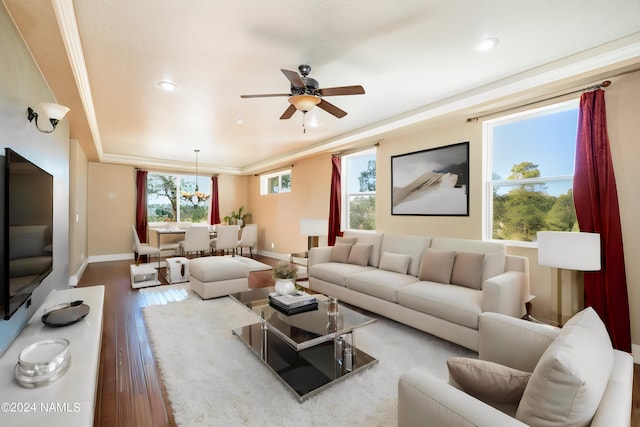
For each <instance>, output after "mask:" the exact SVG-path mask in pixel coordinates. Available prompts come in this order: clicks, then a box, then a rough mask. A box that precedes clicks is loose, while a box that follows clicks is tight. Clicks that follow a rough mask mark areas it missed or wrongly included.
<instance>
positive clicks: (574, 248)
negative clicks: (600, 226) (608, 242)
mask: <svg viewBox="0 0 640 427" xmlns="http://www.w3.org/2000/svg"><path fill="white" fill-rule="evenodd" d="M538 264H540V265H546V266H549V267H554V268H556V269H557V273H556V274H557V305H558V307H557V311H558V325H560V326H562V323H563V319H562V311H563V310H562V281H561V273H562V272H561V270H562V269H565V270H576V271H597V270H600V234H598V233H582V232H575V233H574V232H570V231H539V232H538Z"/></svg>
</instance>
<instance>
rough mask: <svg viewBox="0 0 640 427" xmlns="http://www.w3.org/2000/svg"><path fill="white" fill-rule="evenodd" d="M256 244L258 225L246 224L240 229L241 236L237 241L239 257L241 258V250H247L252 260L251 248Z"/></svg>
mask: <svg viewBox="0 0 640 427" xmlns="http://www.w3.org/2000/svg"><path fill="white" fill-rule="evenodd" d="M256 243H258V225H257V224H247V225H245V226H244V228H243V229H242V235H241V236H240V240H238V249H240V256H242V248H249V255H250V256H251V258H253V247H254V246H255V245H256Z"/></svg>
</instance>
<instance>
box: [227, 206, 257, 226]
mask: <svg viewBox="0 0 640 427" xmlns="http://www.w3.org/2000/svg"><path fill="white" fill-rule="evenodd" d="M249 218H251V214H250V213H248V212H245V211H244V206H240V208H239V209H238V213H236V211H231V213H230V214H229V215H228V216H225V217H224V222H226V223H227V224H229V225H233V224H238V223H239V222H240V221H242V225H244V224H246V223H247V220H248V219H249Z"/></svg>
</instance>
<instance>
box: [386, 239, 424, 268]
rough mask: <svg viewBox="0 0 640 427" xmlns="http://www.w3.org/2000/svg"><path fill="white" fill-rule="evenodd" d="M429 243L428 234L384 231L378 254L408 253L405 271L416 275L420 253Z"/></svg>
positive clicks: (422, 253) (421, 253)
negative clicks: (408, 259)
mask: <svg viewBox="0 0 640 427" xmlns="http://www.w3.org/2000/svg"><path fill="white" fill-rule="evenodd" d="M430 244H431V237H428V236H413V235H408V234H390V233H385V235H384V237H383V239H382V245H381V246H380V254H381V255H380V256H382V254H383V253H384V252H390V253H393V254H406V255H408V256H409V257H410V261H409V267H408V269H407V273H408V274H411V275H413V276H417V275H418V269H419V268H420V261H421V260H422V255H424V251H425V250H426V249H427V248H428V247H429V245H430Z"/></svg>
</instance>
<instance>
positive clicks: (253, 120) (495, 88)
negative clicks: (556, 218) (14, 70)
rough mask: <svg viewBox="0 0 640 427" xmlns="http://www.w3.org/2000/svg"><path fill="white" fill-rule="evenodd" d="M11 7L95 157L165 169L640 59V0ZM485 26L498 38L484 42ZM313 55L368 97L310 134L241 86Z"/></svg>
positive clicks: (415, 117)
mask: <svg viewBox="0 0 640 427" xmlns="http://www.w3.org/2000/svg"><path fill="white" fill-rule="evenodd" d="M4 3H5V5H6V7H7V9H8V10H9V12H10V13H11V15H12V17H13V19H14V21H15V22H16V25H17V26H18V28H19V30H20V32H21V33H22V35H23V37H24V39H25V41H26V42H27V44H28V46H29V48H30V49H31V51H32V53H33V55H34V58H35V60H36V61H37V62H38V65H39V66H40V68H41V69H42V71H43V74H44V76H45V78H46V79H47V81H48V82H49V84H50V86H51V88H52V91H53V92H54V94H55V96H56V98H57V99H58V102H60V103H62V104H65V105H67V106H69V107H71V108H72V112H71V113H69V115H68V120H69V123H70V126H71V136H72V138H75V139H77V140H78V141H79V142H80V144H81V145H82V147H83V149H84V150H85V152H86V153H87V155H88V157H89V158H90V160H93V161H103V162H113V163H122V164H131V165H136V166H143V167H149V168H152V169H153V168H156V169H169V168H174V169H178V170H191V168H192V167H193V163H194V160H195V155H194V152H193V150H194V149H200V150H201V151H200V155H199V162H200V170H201V171H210V172H227V173H239V174H242V173H254V172H258V171H261V170H266V169H269V168H271V167H274V166H278V165H279V164H282V163H283V162H289V161H292V160H294V159H295V158H297V157H301V156H305V155H309V154H313V153H316V152H319V151H323V150H337V149H339V148H341V147H343V146H346V145H349V144H353V143H354V142H356V141H366V140H369V141H373V140H375V138H376V136H378V135H380V134H381V133H383V132H385V131H388V130H390V129H393V128H395V127H398V126H402V125H406V124H410V123H414V122H416V121H419V120H423V119H425V118H431V117H436V116H438V115H441V114H446V113H450V112H452V111H456V110H460V109H466V110H467V111H472V112H473V111H474V106H477V105H480V104H485V105H486V103H487V102H489V101H491V100H492V99H498V98H504V97H507V96H510V95H514V96H515V94H519V93H522V92H523V91H528V96H534V95H536V94H537V93H536V91H540V90H542V88H546V89H545V90H548V87H549V85H552V84H554V83H556V87H557V88H561V85H567V87H569V86H570V85H572V84H575V83H576V80H575V79H574V80H572V79H571V77H572V76H578V77H581V78H582V79H583V80H586V81H588V79H589V78H592V77H593V78H595V77H599V76H600V74H599V73H602V72H603V71H606V72H611V73H615V71H616V70H618V68H620V69H628V68H629V67H631V68H633V67H637V66H638V64H640V2H638V1H637V0H609V1H607V2H606V3H605V2H602V1H601V0H564V1H562V2H558V1H548V0H530V1H527V2H519V1H513V0H480V1H462V0H454V1H442V0H441V1H436V0H404V1H402V2H397V1H396V2H391V1H388V0H384V1H383V0H351V1H340V0H333V1H330V0H315V1H306V0H305V1H301V0H272V1H268V2H266V1H257V0H253V1H227V0H222V1H220V0H218V1H211V0H183V1H180V2H176V1H175V0H109V1H105V0H82V1H75V2H73V1H72V0H52V1H51V2H45V1H39V0H4ZM603 4H606V7H603ZM485 37H495V38H497V39H499V44H498V46H497V48H495V49H494V50H492V51H490V52H485V53H479V52H476V51H474V49H473V46H474V44H476V43H477V42H479V41H480V40H481V39H483V38H485ZM299 64H310V65H311V67H312V70H311V74H310V76H311V77H313V78H315V79H316V80H318V81H319V83H320V87H333V86H346V85H356V84H359V85H362V86H364V88H365V90H366V94H365V95H357V96H336V97H327V98H326V100H327V101H329V102H332V103H333V104H335V105H336V106H338V107H340V108H341V109H343V110H345V111H347V112H348V113H349V114H348V115H347V116H346V117H344V118H342V119H337V118H335V117H333V116H331V115H329V114H328V113H326V112H325V111H323V110H320V109H318V108H315V109H314V110H312V111H311V112H309V113H308V114H307V115H306V117H305V123H306V130H307V131H306V133H303V127H302V123H303V115H302V114H301V113H300V112H297V113H296V114H294V116H293V117H292V118H291V119H289V120H280V119H279V117H280V115H281V114H282V113H283V112H284V110H285V109H286V108H287V107H288V105H289V104H288V102H287V98H286V97H276V98H257V99H241V98H240V95H241V94H260V93H287V92H289V82H288V81H287V80H286V78H285V77H284V75H283V74H282V73H281V72H280V69H281V68H285V69H289V70H297V66H298V65H299ZM165 79H166V80H171V81H173V82H175V84H176V85H177V87H178V88H177V90H175V91H173V92H165V91H162V90H161V89H160V88H159V87H158V82H159V81H160V80H165ZM476 108H480V107H476ZM238 118H241V119H242V120H243V124H242V125H238V124H237V123H236V121H237V119H238ZM313 121H317V123H318V125H317V127H311V123H312V122H313Z"/></svg>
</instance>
